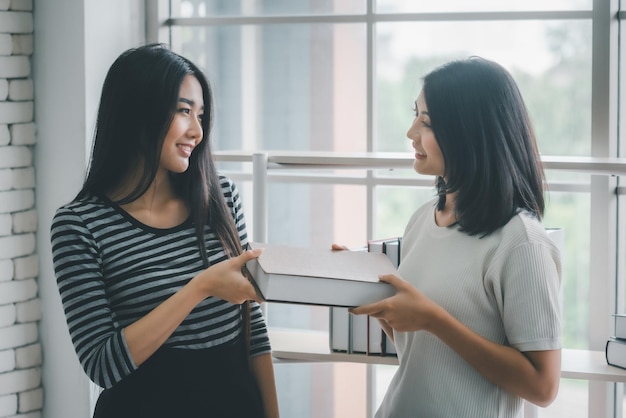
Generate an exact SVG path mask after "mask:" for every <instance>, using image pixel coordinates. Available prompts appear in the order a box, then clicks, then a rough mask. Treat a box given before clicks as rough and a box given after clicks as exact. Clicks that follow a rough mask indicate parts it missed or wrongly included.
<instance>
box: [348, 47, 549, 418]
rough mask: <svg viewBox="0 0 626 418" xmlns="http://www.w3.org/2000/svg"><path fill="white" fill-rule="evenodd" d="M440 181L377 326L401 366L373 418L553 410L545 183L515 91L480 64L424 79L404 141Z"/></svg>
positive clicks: (459, 64) (420, 215)
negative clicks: (527, 406)
mask: <svg viewBox="0 0 626 418" xmlns="http://www.w3.org/2000/svg"><path fill="white" fill-rule="evenodd" d="M407 136H408V138H409V139H410V140H411V141H412V145H413V148H414V149H415V162H414V168H415V170H416V171H417V172H418V173H420V174H427V175H434V176H436V178H437V191H438V196H437V197H436V198H435V199H434V200H433V201H431V202H429V203H427V204H425V205H423V206H422V207H421V208H419V209H418V210H417V211H416V212H415V213H414V215H413V216H412V218H411V219H410V221H409V223H408V225H407V227H406V230H405V234H404V237H403V247H402V259H401V263H400V267H399V271H398V276H395V275H386V276H383V277H381V280H383V281H385V282H388V283H390V284H392V285H393V286H394V287H396V289H397V293H396V295H395V296H393V297H390V298H388V299H384V300H382V301H380V302H377V303H373V304H370V305H367V306H361V307H358V308H354V309H352V310H351V312H352V313H353V314H359V315H360V314H369V315H372V316H374V317H376V318H378V319H379V320H380V322H381V323H382V325H383V327H384V328H385V330H386V332H387V333H388V334H389V335H390V336H391V337H392V338H393V339H394V341H395V344H396V348H397V351H398V357H399V368H398V370H397V372H396V374H395V376H394V378H393V380H392V382H391V384H390V387H389V389H388V391H387V394H386V395H385V398H384V400H383V402H382V405H381V407H380V409H379V410H378V412H377V414H376V417H378V418H383V417H384V418H390V417H428V418H433V417H446V418H450V417H481V418H484V417H519V416H521V414H522V410H523V408H522V405H523V402H522V400H523V399H526V400H528V401H530V402H532V403H534V404H536V405H539V406H547V405H549V404H550V403H551V402H552V401H553V400H554V398H555V397H556V394H557V392H558V386H559V375H560V364H561V325H560V307H559V300H558V294H559V286H560V277H561V264H560V254H559V252H558V249H557V248H556V246H555V245H554V244H553V243H552V242H551V240H550V239H549V238H548V237H547V235H546V232H545V230H544V227H543V226H542V224H541V217H542V215H543V211H544V198H543V192H544V190H543V185H544V174H543V170H542V166H541V162H540V158H539V154H538V151H537V146H536V143H535V136H534V133H533V129H532V126H531V123H530V121H529V117H528V113H527V110H526V107H525V105H524V102H523V99H522V97H521V95H520V92H519V90H518V88H517V85H516V83H515V81H514V80H513V79H512V77H511V76H510V74H509V73H508V72H507V71H506V70H505V69H503V68H502V67H501V66H500V65H498V64H496V63H494V62H491V61H488V60H485V59H482V58H478V57H472V58H469V59H466V60H460V61H454V62H450V63H448V64H446V65H443V66H441V67H439V68H437V69H435V70H434V71H432V72H431V73H429V74H428V75H427V76H426V77H425V78H424V83H423V89H422V91H421V93H420V94H419V97H418V98H417V101H416V102H415V119H414V120H413V123H412V125H411V128H410V129H409V131H408V133H407Z"/></svg>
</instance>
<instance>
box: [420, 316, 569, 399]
mask: <svg viewBox="0 0 626 418" xmlns="http://www.w3.org/2000/svg"><path fill="white" fill-rule="evenodd" d="M427 330H428V331H430V332H431V333H433V334H435V335H436V336H437V337H438V338H439V339H441V340H442V341H443V342H444V343H446V344H447V345H448V346H449V347H450V348H452V349H453V350H454V351H455V352H456V353H457V354H458V355H459V356H460V357H462V358H463V359H464V360H465V361H466V362H467V363H469V364H470V365H471V366H472V367H473V368H474V369H476V370H477V371H478V372H479V373H480V374H481V375H483V376H484V377H485V378H486V379H487V380H489V381H490V382H492V383H493V384H495V385H497V386H499V387H501V388H503V389H504V390H506V391H507V392H510V393H513V394H515V395H517V396H520V397H522V398H524V399H526V400H528V401H530V402H532V403H535V404H537V405H540V406H546V405H549V404H550V403H551V402H552V400H553V399H554V397H555V396H556V393H557V391H558V384H559V378H560V364H561V363H560V350H554V351H545V352H534V353H532V352H530V353H526V354H524V353H522V352H520V351H518V350H517V349H515V348H513V347H509V346H504V345H501V344H497V343H494V342H492V341H490V340H488V339H486V338H484V337H482V336H481V335H479V334H477V333H476V332H474V331H473V330H471V329H470V328H468V327H467V326H465V325H464V324H463V323H461V322H460V321H458V320H457V319H456V318H454V317H453V316H452V315H450V314H449V313H448V312H446V311H445V310H444V309H440V310H438V312H437V314H436V315H435V319H434V320H433V322H432V324H431V326H430V327H428V329H427ZM531 356H532V357H531ZM535 356H537V357H535ZM539 356H540V357H539ZM535 360H536V361H535Z"/></svg>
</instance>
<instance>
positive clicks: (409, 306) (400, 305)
mask: <svg viewBox="0 0 626 418" xmlns="http://www.w3.org/2000/svg"><path fill="white" fill-rule="evenodd" d="M380 281H382V282H386V283H389V284H390V285H392V286H393V287H395V288H396V290H397V293H396V294H395V295H393V296H391V297H388V298H386V299H383V300H381V301H378V302H374V303H370V304H369V305H363V306H359V307H357V308H351V309H350V310H349V311H350V313H352V314H355V315H370V316H372V317H374V318H378V319H381V320H383V321H385V322H386V323H387V324H389V326H390V327H391V328H393V329H394V330H395V331H399V332H405V331H420V330H428V329H430V327H431V326H432V324H433V322H434V319H435V315H436V313H437V311H438V310H440V309H442V308H441V307H440V306H439V305H437V304H436V303H435V302H433V301H432V300H430V299H428V298H427V297H426V296H425V295H424V294H423V293H422V292H420V291H419V290H417V289H416V288H415V287H414V286H412V285H411V284H410V283H409V282H407V281H405V280H403V279H401V278H400V277H398V276H396V275H394V274H386V275H383V276H380Z"/></svg>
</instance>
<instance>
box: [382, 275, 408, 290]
mask: <svg viewBox="0 0 626 418" xmlns="http://www.w3.org/2000/svg"><path fill="white" fill-rule="evenodd" d="M378 280H380V281H381V282H385V283H389V284H390V285H392V286H393V287H395V288H396V289H398V288H400V287H402V284H403V283H404V280H402V279H401V278H400V277H398V276H396V275H395V274H381V275H380V276H378Z"/></svg>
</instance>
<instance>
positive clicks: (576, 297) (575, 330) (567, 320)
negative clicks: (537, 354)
mask: <svg viewBox="0 0 626 418" xmlns="http://www.w3.org/2000/svg"><path fill="white" fill-rule="evenodd" d="M589 196H590V195H589V194H588V193H566V192H554V191H553V192H550V193H549V195H548V199H547V201H546V202H547V205H546V206H547V209H546V214H545V217H544V225H545V226H546V227H547V228H563V229H564V233H565V249H564V253H563V254H562V262H563V278H562V282H561V294H562V298H561V301H562V304H561V308H562V312H563V323H562V329H563V346H564V347H566V348H580V349H588V348H589V284H590V280H591V279H590V275H589V248H590V245H591V244H590V233H589V231H590V228H591V226H590V206H591V202H590V198H589Z"/></svg>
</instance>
